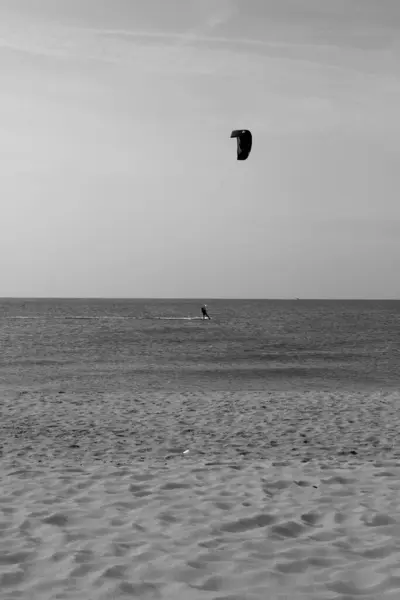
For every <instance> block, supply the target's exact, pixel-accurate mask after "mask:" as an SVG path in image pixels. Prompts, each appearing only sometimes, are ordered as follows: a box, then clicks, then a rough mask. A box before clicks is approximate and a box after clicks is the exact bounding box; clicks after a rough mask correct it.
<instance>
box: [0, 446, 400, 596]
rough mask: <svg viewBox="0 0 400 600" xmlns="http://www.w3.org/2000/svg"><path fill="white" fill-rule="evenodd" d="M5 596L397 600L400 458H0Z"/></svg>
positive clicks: (0, 563) (0, 569) (0, 564)
mask: <svg viewBox="0 0 400 600" xmlns="http://www.w3.org/2000/svg"><path fill="white" fill-rule="evenodd" d="M1 474H2V483H3V485H2V492H1V497H0V508H1V511H2V517H1V523H0V531H1V537H0V544H1V546H0V555H1V559H0V586H1V598H3V599H4V600H8V599H10V600H11V599H13V600H14V599H16V598H24V599H25V598H29V599H32V600H36V599H38V600H39V599H40V600H47V599H49V600H50V599H52V600H53V599H56V598H57V599H61V598H62V599H64V598H65V599H67V598H68V599H76V600H78V599H79V600H81V599H89V598H90V599H91V600H100V599H104V600H108V599H112V598H128V597H130V598H132V597H133V598H135V597H136V598H166V599H167V598H168V599H171V600H172V599H173V598H175V599H180V598H182V599H188V600H191V599H196V600H197V599H199V600H200V599H202V598H219V599H220V600H222V599H226V600H227V599H229V600H236V599H237V600H239V599H244V598H254V599H261V598H269V599H278V598H279V599H284V598H285V599H290V600H299V599H302V600H306V599H308V600H311V599H318V600H328V599H329V600H333V599H338V598H340V599H342V600H344V599H350V598H371V600H372V599H374V600H377V599H380V598H393V599H395V598H399V597H400V569H399V567H398V565H399V559H400V554H399V534H400V522H399V520H398V519H399V502H398V498H399V492H400V483H399V481H400V480H399V475H400V469H399V466H395V465H394V464H393V463H387V464H381V465H371V466H369V467H365V468H362V469H360V468H359V467H358V468H356V469H354V468H352V467H351V466H349V467H347V468H343V467H342V468H341V469H340V470H337V469H336V470H335V469H331V468H326V469H324V468H323V465H316V464H313V463H308V464H307V465H297V466H294V465H291V466H284V465H280V464H276V463H273V462H268V461H262V462H257V463H255V464H252V465H250V464H248V463H246V462H243V463H242V464H241V463H240V462H236V463H235V464H222V463H220V464H208V465H207V464H206V463H205V462H203V463H201V462H199V461H197V460H195V461H193V460H192V459H190V458H189V457H187V458H183V457H176V459H175V462H174V464H173V465H172V464H171V463H170V464H169V465H168V467H164V468H163V467H161V466H159V467H157V468H154V467H153V468H151V467H149V468H146V467H145V465H140V466H131V467H119V468H118V467H112V466H104V465H99V466H96V467H92V468H89V467H87V468H78V467H75V468H71V467H70V468H66V467H65V466H63V465H62V464H59V465H57V464H55V465H54V467H53V469H51V470H48V469H40V468H34V469H30V468H29V467H27V466H26V465H24V466H22V465H21V466H20V467H17V466H16V465H15V466H14V467H12V466H11V465H7V464H3V467H2V473H1Z"/></svg>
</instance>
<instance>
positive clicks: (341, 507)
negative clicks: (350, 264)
mask: <svg viewBox="0 0 400 600" xmlns="http://www.w3.org/2000/svg"><path fill="white" fill-rule="evenodd" d="M203 302H204V299H198V300H195V299H189V300H182V299H176V300H175V299H167V300H154V299H137V300H127V299H104V300H103V299H2V300H0V344H1V346H0V348H1V353H0V393H1V396H0V457H1V475H2V491H1V493H0V598H2V599H3V598H4V599H8V598H10V599H12V600H15V599H17V598H18V599H23V600H25V598H26V599H32V600H34V599H36V598H38V599H39V598H40V600H45V599H46V598H49V599H51V600H53V599H76V600H86V599H88V600H98V599H103V598H104V599H105V600H106V599H110V600H111V599H114V598H128V597H129V598H134V597H136V598H157V599H164V598H166V599H169V598H171V600H172V599H174V600H176V599H180V598H182V599H184V600H192V599H193V600H197V599H199V600H201V599H206V600H208V599H215V600H239V599H240V600H245V599H247V598H249V599H257V600H258V599H261V598H263V599H267V598H268V599H271V600H275V599H281V600H283V599H285V600H298V599H300V598H301V599H303V600H306V599H307V600H311V599H315V600H334V599H335V600H338V599H340V600H349V599H350V598H352V599H353V598H354V599H355V598H357V599H358V600H359V599H361V598H368V599H374V600H379V599H380V598H382V599H386V598H392V599H395V598H400V570H399V566H398V565H399V564H400V552H399V549H400V510H399V504H398V498H399V497H400V496H399V492H400V446H399V442H398V440H399V439H400V435H399V434H400V419H399V414H400V411H399V409H400V387H399V384H400V301H395V300H393V301H392V300H390V301H389V300H382V301H380V300H371V301H361V300H360V301H358V300H351V301H350V300H331V301H330V300H302V299H299V300H223V299H218V300H213V299H210V300H207V305H208V311H209V314H210V316H211V320H207V319H206V320H203V319H202V318H201V311H200V307H201V305H202V304H203ZM1 515H2V517H1Z"/></svg>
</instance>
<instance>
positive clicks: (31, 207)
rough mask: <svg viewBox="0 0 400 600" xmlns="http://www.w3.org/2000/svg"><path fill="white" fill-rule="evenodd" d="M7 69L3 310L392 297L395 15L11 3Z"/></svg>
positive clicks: (399, 249)
mask: <svg viewBox="0 0 400 600" xmlns="http://www.w3.org/2000/svg"><path fill="white" fill-rule="evenodd" d="M0 72H1V77H0V161H1V162H0V164H1V169H0V207H1V213H0V214H1V218H0V272H1V278H0V296H2V297H5V296H8V297H119V298H122V297H141V298H151V297H154V298H157V297H159V298H168V297H169V298H201V299H202V300H208V299H210V298H293V297H301V298H399V297H400V110H399V107H400V2H399V0H334V1H332V0H279V1H278V0H246V2H244V1H243V0H168V2H166V0H146V1H144V0H0ZM241 128H246V129H250V130H251V131H252V134H253V149H252V152H251V154H250V157H249V158H248V160H247V161H243V162H242V161H237V160H236V140H233V139H230V134H231V131H232V130H233V129H241Z"/></svg>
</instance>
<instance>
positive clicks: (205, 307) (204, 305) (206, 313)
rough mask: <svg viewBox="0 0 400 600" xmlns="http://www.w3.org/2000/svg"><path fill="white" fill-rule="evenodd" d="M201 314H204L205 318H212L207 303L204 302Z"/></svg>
mask: <svg viewBox="0 0 400 600" xmlns="http://www.w3.org/2000/svg"><path fill="white" fill-rule="evenodd" d="M201 314H202V315H203V319H205V318H206V317H207V319H211V317H210V315H209V314H208V312H207V304H203V306H202V307H201Z"/></svg>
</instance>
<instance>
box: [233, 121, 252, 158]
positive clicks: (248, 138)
mask: <svg viewBox="0 0 400 600" xmlns="http://www.w3.org/2000/svg"><path fill="white" fill-rule="evenodd" d="M231 138H237V159H238V160H246V158H247V157H248V156H249V154H250V151H251V146H252V143H253V138H252V135H251V132H250V131H249V130H248V129H235V130H234V131H232V133H231Z"/></svg>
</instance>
